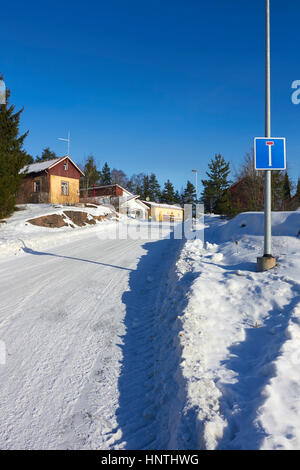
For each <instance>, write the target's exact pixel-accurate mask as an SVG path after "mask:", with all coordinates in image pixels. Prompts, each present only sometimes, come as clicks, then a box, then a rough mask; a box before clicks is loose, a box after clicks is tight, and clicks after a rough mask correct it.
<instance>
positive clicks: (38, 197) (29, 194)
mask: <svg viewBox="0 0 300 470" xmlns="http://www.w3.org/2000/svg"><path fill="white" fill-rule="evenodd" d="M34 181H39V182H40V192H38V193H35V192H34V190H33V189H34ZM49 202H50V200H49V178H48V175H47V174H46V173H37V174H31V175H28V176H25V177H24V180H23V183H22V185H21V187H20V189H19V191H18V192H17V196H16V203H17V204H47V203H49Z"/></svg>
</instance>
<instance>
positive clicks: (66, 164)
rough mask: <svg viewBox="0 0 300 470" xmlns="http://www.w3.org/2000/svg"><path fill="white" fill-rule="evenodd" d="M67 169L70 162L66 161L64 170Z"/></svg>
mask: <svg viewBox="0 0 300 470" xmlns="http://www.w3.org/2000/svg"><path fill="white" fill-rule="evenodd" d="M67 169H68V162H65V163H64V170H65V171H67Z"/></svg>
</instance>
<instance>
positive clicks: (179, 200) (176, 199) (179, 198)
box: [174, 189, 184, 206]
mask: <svg viewBox="0 0 300 470" xmlns="http://www.w3.org/2000/svg"><path fill="white" fill-rule="evenodd" d="M174 203H175V204H179V205H180V206H181V205H183V204H184V202H183V195H181V194H180V192H179V191H178V189H177V190H176V192H175V197H174Z"/></svg>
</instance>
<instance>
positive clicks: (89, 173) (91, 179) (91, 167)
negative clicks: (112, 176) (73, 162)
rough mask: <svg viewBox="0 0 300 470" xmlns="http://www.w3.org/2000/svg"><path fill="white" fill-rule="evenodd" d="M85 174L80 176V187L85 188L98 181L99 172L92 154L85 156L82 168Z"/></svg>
mask: <svg viewBox="0 0 300 470" xmlns="http://www.w3.org/2000/svg"><path fill="white" fill-rule="evenodd" d="M83 172H84V174H85V176H84V177H83V178H82V181H81V187H82V188H84V189H87V188H89V187H91V186H93V185H95V184H96V183H97V182H98V181H99V177H100V173H99V171H98V170H97V166H96V163H95V159H94V156H93V155H90V156H89V157H87V159H86V162H85V165H84V170H83Z"/></svg>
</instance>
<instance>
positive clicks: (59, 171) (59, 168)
mask: <svg viewBox="0 0 300 470" xmlns="http://www.w3.org/2000/svg"><path fill="white" fill-rule="evenodd" d="M65 162H68V169H67V170H65V169H64V163H65ZM47 171H48V173H49V175H56V176H63V177H65V178H76V179H78V180H79V179H80V172H79V171H78V170H77V168H76V166H74V165H73V163H72V162H70V160H67V159H66V160H63V161H62V162H59V163H58V164H57V165H55V166H54V167H53V168H50V169H49V170H47Z"/></svg>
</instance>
